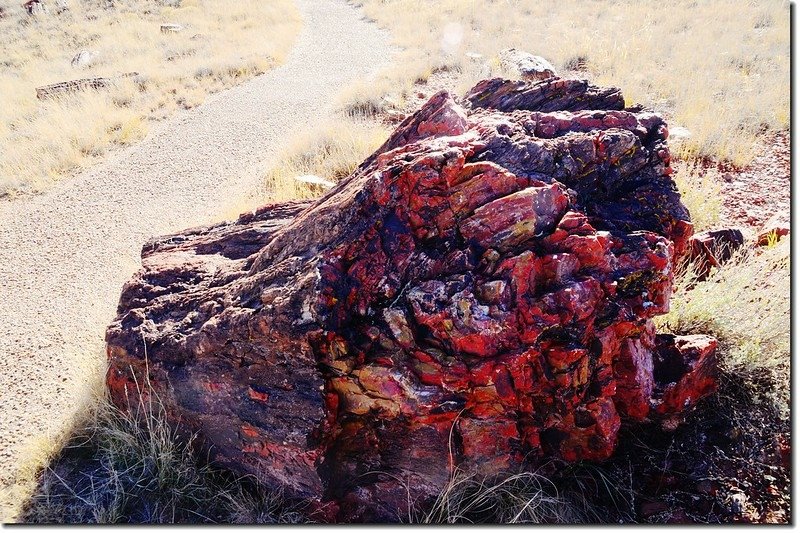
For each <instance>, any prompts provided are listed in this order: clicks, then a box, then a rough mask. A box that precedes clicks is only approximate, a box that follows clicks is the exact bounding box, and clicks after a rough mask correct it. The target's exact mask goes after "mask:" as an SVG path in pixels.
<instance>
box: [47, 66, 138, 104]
mask: <svg viewBox="0 0 800 533" xmlns="http://www.w3.org/2000/svg"><path fill="white" fill-rule="evenodd" d="M136 76H138V73H137V72H129V73H126V74H123V75H121V76H118V77H115V78H83V79H79V80H69V81H62V82H59V83H53V84H51V85H43V86H42V87H37V88H36V98H38V99H39V100H46V99H48V98H57V97H59V96H63V95H65V94H69V93H74V92H80V91H88V90H96V91H97V90H101V89H107V88H109V87H111V86H113V85H114V84H115V83H116V82H117V81H119V80H120V79H122V78H135V77H136Z"/></svg>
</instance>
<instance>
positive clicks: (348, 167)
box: [264, 116, 389, 201]
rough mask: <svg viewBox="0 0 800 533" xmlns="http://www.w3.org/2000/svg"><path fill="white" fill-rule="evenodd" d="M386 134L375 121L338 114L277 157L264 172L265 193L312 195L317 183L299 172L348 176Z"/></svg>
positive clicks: (271, 195)
mask: <svg viewBox="0 0 800 533" xmlns="http://www.w3.org/2000/svg"><path fill="white" fill-rule="evenodd" d="M388 134H389V130H388V129H387V128H386V127H385V126H383V125H382V124H380V123H379V122H377V121H370V120H363V119H360V118H355V117H352V116H344V117H339V119H338V120H335V121H332V122H330V123H328V124H326V125H325V126H324V127H322V128H320V129H318V130H312V131H309V132H307V133H306V134H305V135H304V136H301V137H297V138H296V139H294V140H293V142H292V143H291V144H290V145H289V147H288V148H287V149H286V151H285V152H284V153H283V154H282V155H281V156H280V157H278V158H277V161H279V163H278V164H277V165H275V166H274V167H272V168H270V169H269V171H268V172H267V175H266V182H265V194H264V196H265V197H266V198H267V199H269V200H270V201H283V200H291V199H297V198H313V197H315V196H318V195H319V194H320V193H321V192H322V190H323V189H322V188H321V187H319V186H315V185H311V184H308V183H304V182H301V181H298V180H297V179H296V178H297V177H299V176H308V175H311V176H318V177H321V178H324V179H326V180H329V181H332V182H337V181H339V180H340V179H342V178H345V177H347V176H348V175H349V174H350V173H351V172H352V171H353V170H355V168H356V167H357V166H358V165H359V164H360V163H361V162H362V161H363V160H364V159H365V158H366V157H367V156H368V155H369V154H370V153H372V152H373V151H375V149H377V148H378V147H379V146H380V145H381V144H382V143H383V142H384V141H385V140H386V137H387V136H388Z"/></svg>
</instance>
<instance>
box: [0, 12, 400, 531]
mask: <svg viewBox="0 0 800 533" xmlns="http://www.w3.org/2000/svg"><path fill="white" fill-rule="evenodd" d="M298 6H299V8H300V9H301V11H302V12H303V13H304V17H305V25H304V28H303V30H302V32H301V34H300V36H299V37H298V41H297V43H296V45H295V47H294V49H293V50H292V52H291V54H290V55H289V57H288V58H287V60H286V62H285V63H284V64H283V65H282V66H281V67H279V68H277V69H275V70H272V71H270V72H269V73H267V74H265V75H263V76H260V77H258V78H256V79H254V80H252V81H250V82H247V83H245V84H243V85H240V86H238V87H236V88H233V89H231V90H228V91H225V92H222V93H219V94H217V95H214V96H212V97H211V98H209V99H208V101H207V102H206V103H205V104H204V105H202V106H201V107H198V108H196V109H194V110H192V111H189V112H184V113H182V114H179V115H177V116H175V117H173V118H172V119H170V120H168V121H166V122H164V123H161V124H159V125H158V126H157V127H156V128H155V129H154V131H153V132H152V133H151V134H150V135H149V136H148V137H147V138H146V139H145V140H143V141H142V142H141V143H139V144H137V145H135V146H134V147H132V148H130V149H125V150H121V151H119V152H116V153H114V154H113V155H112V156H111V157H110V158H109V159H108V160H107V161H105V162H104V163H102V164H100V165H98V166H96V167H93V168H92V169H91V170H89V171H87V172H85V173H83V174H81V175H79V176H78V177H77V178H75V179H71V180H68V183H63V184H61V185H59V186H57V187H56V188H55V189H53V190H52V191H50V192H48V193H47V194H44V195H42V196H39V197H35V198H31V199H26V200H20V201H16V202H5V203H0V486H2V487H3V488H2V489H0V490H2V491H3V494H2V500H0V503H2V501H3V500H4V501H5V502H6V504H8V502H9V501H10V500H13V499H14V498H18V497H17V496H15V494H14V493H15V492H16V490H17V489H16V488H15V487H16V486H15V478H16V477H18V476H17V475H16V474H17V473H18V472H19V471H20V469H21V468H23V467H24V466H25V462H26V461H28V460H30V458H31V454H32V452H33V451H34V450H36V449H37V448H41V446H40V444H41V443H42V442H47V440H48V439H49V436H51V435H58V434H59V433H61V432H63V431H64V429H65V425H66V424H68V423H69V421H70V420H71V419H72V418H73V415H74V414H75V411H76V410H77V409H79V408H80V407H81V405H82V402H83V401H84V400H85V398H86V395H87V392H86V391H87V388H88V384H89V383H91V382H92V381H93V378H94V381H96V375H97V368H98V362H100V361H102V360H103V358H104V350H103V334H104V329H105V326H106V324H108V323H109V322H110V321H111V319H112V318H113V316H114V312H115V307H116V303H117V299H118V297H119V293H120V289H121V287H122V284H123V283H124V282H125V280H126V279H127V278H128V277H129V276H130V275H131V274H132V273H133V272H134V270H135V269H136V268H137V267H138V263H139V251H140V249H141V246H142V244H143V243H144V241H145V240H146V239H147V238H148V237H150V236H154V235H160V234H164V233H169V232H174V231H176V230H179V229H182V228H185V227H189V226H193V225H199V224H204V223H208V222H212V221H215V220H219V219H220V217H222V216H223V214H227V213H224V212H225V211H226V210H227V211H228V212H229V210H230V207H231V203H232V201H233V200H235V199H236V198H241V197H244V196H245V195H246V194H247V193H248V191H252V190H254V189H255V188H256V187H257V186H258V184H259V182H260V180H261V175H260V172H259V170H260V169H261V168H262V167H263V162H264V161H265V160H267V159H268V158H269V157H270V156H271V155H274V154H275V152H276V150H278V149H280V147H281V146H282V143H284V142H286V140H288V139H289V138H290V137H291V136H292V135H293V134H295V133H297V132H299V131H301V130H303V129H304V128H307V127H313V126H314V124H316V123H318V122H322V121H323V120H324V119H325V117H326V116H328V115H329V114H330V113H331V112H332V110H333V103H332V101H333V98H334V96H335V95H336V94H337V92H338V91H339V90H340V89H341V88H343V87H344V86H346V85H348V84H349V83H351V82H353V81H355V80H356V79H358V78H361V77H364V76H368V75H370V74H371V73H373V72H375V71H377V70H378V69H380V68H381V67H383V66H384V65H385V64H386V62H387V61H388V60H389V59H390V56H391V54H392V50H391V48H390V47H389V45H388V40H389V39H388V36H387V35H386V34H384V33H383V32H381V31H380V30H378V29H377V27H375V26H374V25H372V24H370V23H368V22H367V21H365V20H364V19H363V18H362V16H361V14H360V13H359V12H357V11H356V10H355V9H353V8H352V7H350V6H348V5H347V4H345V3H344V1H343V0H298ZM267 31H268V30H267ZM4 507H6V506H4ZM8 512H9V511H8V507H6V508H5V512H4V513H3V514H4V518H9V516H6V515H7V513H8Z"/></svg>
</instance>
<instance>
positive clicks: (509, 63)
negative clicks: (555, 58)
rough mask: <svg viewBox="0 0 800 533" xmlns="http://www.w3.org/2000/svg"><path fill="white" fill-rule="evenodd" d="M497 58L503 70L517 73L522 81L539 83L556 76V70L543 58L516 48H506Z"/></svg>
mask: <svg viewBox="0 0 800 533" xmlns="http://www.w3.org/2000/svg"><path fill="white" fill-rule="evenodd" d="M499 56H500V64H501V65H502V66H503V68H505V69H506V70H510V71H516V72H518V73H519V75H520V77H521V78H522V79H524V80H532V81H540V80H546V79H548V78H553V77H555V76H556V75H557V74H556V68H555V67H554V66H553V65H551V64H550V62H549V61H547V60H546V59H545V58H543V57H540V56H535V55H533V54H529V53H527V52H523V51H522V50H517V49H516V48H506V49H505V50H503V51H501V52H500V54H499Z"/></svg>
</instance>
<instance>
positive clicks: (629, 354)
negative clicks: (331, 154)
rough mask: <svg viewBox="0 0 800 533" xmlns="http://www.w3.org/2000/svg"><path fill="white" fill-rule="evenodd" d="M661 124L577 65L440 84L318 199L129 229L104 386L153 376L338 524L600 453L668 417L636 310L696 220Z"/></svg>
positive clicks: (224, 451)
mask: <svg viewBox="0 0 800 533" xmlns="http://www.w3.org/2000/svg"><path fill="white" fill-rule="evenodd" d="M666 138H667V127H666V125H665V124H664V122H663V121H662V120H661V119H660V118H659V117H658V116H656V115H653V114H649V113H642V112H630V111H626V110H625V109H624V104H623V98H622V96H621V95H620V93H619V91H618V90H616V89H600V88H597V87H594V86H592V85H589V84H588V83H587V82H583V81H576V80H560V79H554V80H548V81H545V82H541V83H538V84H530V83H525V82H511V81H504V80H499V79H496V80H488V81H486V82H482V83H480V84H478V85H477V86H476V87H475V88H474V89H473V90H472V91H470V93H469V94H468V95H467V99H466V100H465V101H463V102H461V103H459V102H457V101H455V100H454V98H453V97H451V96H450V95H449V94H448V93H446V92H441V93H438V94H436V95H435V96H433V97H432V98H431V99H430V100H429V101H428V102H427V103H426V104H425V106H423V108H422V109H421V110H420V111H418V112H417V113H416V114H414V115H412V116H411V117H409V118H407V119H406V120H405V121H404V122H403V123H402V124H400V125H399V127H398V128H397V129H396V130H395V132H394V133H393V134H392V135H391V136H390V138H389V139H388V140H387V141H386V143H385V144H384V145H383V146H382V147H381V148H379V149H378V150H377V151H376V152H375V153H374V154H373V155H371V156H370V157H369V158H368V159H367V160H366V161H364V162H363V163H362V164H361V166H360V167H359V168H358V169H357V170H356V171H355V172H354V173H353V174H352V175H350V176H349V177H348V178H346V179H345V180H344V181H342V182H340V183H339V184H338V185H337V186H336V187H335V188H334V189H332V190H331V191H329V192H328V193H327V194H326V195H325V196H323V197H322V198H320V199H319V200H317V201H315V202H293V203H286V204H276V205H268V206H265V207H263V208H261V209H259V210H258V211H256V212H255V213H251V214H247V215H243V216H242V217H240V218H239V219H238V220H237V221H235V222H232V223H224V224H219V225H216V226H212V227H207V228H197V229H194V230H189V231H185V232H183V233H181V234H178V235H172V236H168V237H162V238H158V239H154V240H152V241H150V242H149V243H147V245H145V247H144V250H143V253H142V263H143V268H142V269H141V271H140V272H139V273H138V274H137V275H136V276H135V277H134V278H133V279H132V280H131V281H130V282H128V283H127V284H126V286H125V288H124V290H123V293H122V297H121V300H120V305H119V315H118V318H117V320H116V321H115V322H114V323H113V324H112V325H111V326H110V328H109V329H108V334H107V340H108V355H109V361H110V370H109V374H108V379H107V382H108V387H109V389H110V391H111V396H112V399H113V401H114V402H115V403H116V404H117V405H119V406H120V407H123V408H125V407H126V406H127V405H129V403H130V402H131V401H135V400H137V399H138V397H139V396H140V395H146V394H150V393H151V392H150V390H149V389H147V388H145V387H143V384H145V383H148V384H150V385H151V386H152V390H153V391H155V392H156V393H157V394H158V395H159V397H160V398H161V401H162V402H163V404H164V406H165V409H166V412H167V414H168V416H169V417H170V419H171V420H174V421H179V422H180V424H181V425H182V426H183V427H186V428H188V429H190V430H192V431H195V432H198V433H199V435H200V437H201V439H200V440H201V442H203V443H204V444H205V445H206V446H207V447H208V449H209V450H210V455H211V457H212V458H213V459H214V460H215V461H216V462H217V463H219V464H222V465H224V466H227V467H228V468H231V469H232V470H234V471H236V472H240V473H242V472H244V473H251V474H254V475H256V476H257V478H258V479H259V480H261V482H262V483H264V484H266V485H271V486H277V485H280V486H283V487H284V488H285V489H286V490H287V491H288V493H289V494H292V495H294V496H298V497H303V498H307V499H310V500H313V501H318V502H322V503H326V504H328V507H326V509H327V515H326V516H327V518H328V519H335V520H342V521H344V520H361V521H370V520H396V519H398V517H400V516H404V513H405V512H406V510H407V507H408V504H409V502H410V501H412V502H413V503H414V504H424V503H425V502H426V501H427V500H429V499H430V498H431V497H432V496H434V495H436V494H437V492H438V491H439V490H440V489H441V488H442V487H443V486H444V484H445V483H446V482H447V481H448V479H449V477H450V476H451V474H452V473H453V471H454V469H456V468H459V469H461V470H467V471H474V472H478V473H481V474H487V475H491V474H496V473H499V472H502V471H508V470H516V469H519V468H525V467H527V466H530V465H534V464H536V462H537V461H540V460H541V459H542V458H545V457H552V456H555V457H560V458H563V459H565V460H569V461H573V460H578V459H588V460H601V459H604V458H606V457H608V456H609V454H611V453H612V451H613V450H614V446H615V442H616V438H617V431H618V428H619V426H620V416H621V415H622V416H624V417H627V418H628V419H630V420H632V421H638V420H645V419H647V418H650V417H660V416H671V414H672V413H671V412H670V409H672V408H673V407H672V405H673V404H672V403H669V402H664V401H661V400H659V399H657V398H655V397H654V395H655V394H656V393H657V391H658V390H659V389H658V384H659V383H661V381H663V380H660V379H659V377H658V376H657V375H656V376H654V360H653V350H654V346H655V344H656V337H655V328H654V327H653V324H652V322H651V318H652V317H653V316H654V315H657V314H659V313H664V312H665V311H666V310H667V308H668V302H669V297H670V292H671V284H672V276H673V274H672V265H673V261H674V259H675V255H676V253H678V252H679V251H680V250H683V249H685V247H686V242H687V239H688V238H689V236H690V235H691V224H690V223H689V217H688V213H687V211H686V209H685V208H684V207H683V205H682V204H681V203H680V198H679V194H678V192H677V191H676V187H675V184H674V183H673V181H672V179H671V178H670V172H671V170H670V167H669V151H668V149H667V145H666ZM684 366H686V365H684ZM660 367H664V368H673V367H670V366H669V365H660ZM658 368H659V366H656V367H655V370H656V372H657V371H658ZM681 368H683V367H681ZM673 381H674V380H673ZM677 382H679V383H689V384H691V382H692V380H688V381H681V380H680V379H678V380H677ZM681 386H682V387H683V385H681ZM681 391H683V389H681ZM704 392H705V391H704ZM701 395H702V394H698V395H690V394H684V393H683V392H681V398H690V399H691V401H689V402H688V403H687V404H686V405H680V406H678V407H676V408H678V409H685V408H686V407H688V406H689V405H690V404H691V403H693V402H694V401H696V400H697V398H698V397H700V396H701ZM664 406H666V407H664ZM656 408H658V409H656Z"/></svg>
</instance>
